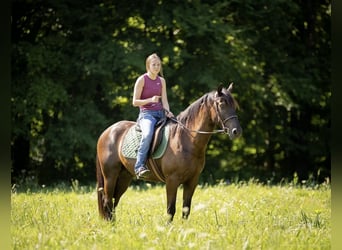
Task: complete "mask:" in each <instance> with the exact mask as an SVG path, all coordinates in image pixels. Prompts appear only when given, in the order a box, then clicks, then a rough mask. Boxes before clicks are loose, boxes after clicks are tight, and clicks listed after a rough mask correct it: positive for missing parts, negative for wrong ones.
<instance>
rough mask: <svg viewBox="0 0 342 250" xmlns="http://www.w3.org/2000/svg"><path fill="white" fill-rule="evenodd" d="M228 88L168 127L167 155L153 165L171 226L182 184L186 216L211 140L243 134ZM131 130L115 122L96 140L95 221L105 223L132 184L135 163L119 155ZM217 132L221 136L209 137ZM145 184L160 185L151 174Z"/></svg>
mask: <svg viewBox="0 0 342 250" xmlns="http://www.w3.org/2000/svg"><path fill="white" fill-rule="evenodd" d="M232 87H233V85H232V83H231V84H230V85H229V87H228V89H226V88H223V87H222V86H220V87H218V89H217V91H212V92H210V93H207V94H205V95H203V96H202V97H201V98H199V99H198V100H197V101H195V102H194V103H192V104H191V105H190V106H189V107H188V108H187V109H186V110H185V111H183V112H181V113H180V114H179V115H178V116H177V122H176V123H172V124H171V125H170V133H169V134H170V138H169V142H168V146H167V148H166V151H165V153H164V155H163V157H161V158H160V159H156V163H157V165H158V166H159V168H160V171H161V173H162V174H163V176H164V177H165V184H166V195H167V213H168V215H169V219H170V221H172V220H173V216H174V214H175V212H176V196H177V190H178V187H179V186H180V185H181V184H183V218H185V219H186V218H188V216H189V214H190V207H191V199H192V196H193V193H194V191H195V188H196V186H197V183H198V178H199V176H200V173H201V172H202V170H203V168H204V163H205V152H206V147H207V144H208V142H209V139H210V137H211V135H212V134H213V133H215V132H224V133H226V134H228V135H229V137H230V138H231V139H234V138H237V137H239V136H240V134H241V132H242V129H241V127H240V124H239V121H238V118H237V115H236V109H237V107H238V104H237V102H236V101H235V100H234V98H233V96H232V95H231V91H232ZM134 125H135V122H132V121H119V122H117V123H115V124H113V125H112V126H110V127H108V128H107V129H106V130H105V131H104V132H103V133H102V134H101V136H100V137H99V139H98V143H97V157H96V168H97V170H96V172H97V190H98V208H99V213H100V215H101V216H102V217H103V218H105V219H108V220H110V219H112V216H113V212H114V211H115V207H116V206H117V205H118V203H119V201H120V198H121V196H122V195H123V194H124V192H125V191H126V190H127V188H128V186H129V185H130V183H131V181H132V179H133V178H135V174H134V164H135V160H134V159H127V158H125V157H123V155H122V153H121V145H122V141H123V138H124V135H125V134H126V133H127V131H128V130H129V128H130V127H132V126H134ZM216 126H219V127H221V128H222V130H216V131H214V129H215V127H216ZM147 180H148V181H159V178H157V177H156V176H155V175H154V174H152V175H151V176H149V177H148V179H147ZM113 199H114V204H113ZM113 210H114V211H113Z"/></svg>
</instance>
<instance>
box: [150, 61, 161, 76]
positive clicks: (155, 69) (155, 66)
mask: <svg viewBox="0 0 342 250" xmlns="http://www.w3.org/2000/svg"><path fill="white" fill-rule="evenodd" d="M160 67H161V64H160V61H159V60H158V59H157V58H153V59H152V60H151V61H150V63H149V65H148V69H149V71H150V72H151V73H153V74H158V73H159V71H160Z"/></svg>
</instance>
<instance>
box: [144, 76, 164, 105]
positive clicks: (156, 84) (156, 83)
mask: <svg viewBox="0 0 342 250" xmlns="http://www.w3.org/2000/svg"><path fill="white" fill-rule="evenodd" d="M162 86H163V85H162V82H161V79H160V77H159V76H157V78H156V79H155V80H152V79H151V78H149V77H148V75H147V73H146V74H145V75H144V87H143V90H142V92H141V97H140V98H141V99H147V98H151V97H152V96H155V95H157V96H161V95H162ZM162 109H163V105H162V103H161V99H160V101H159V102H158V103H148V104H146V105H143V106H140V110H141V111H145V110H162Z"/></svg>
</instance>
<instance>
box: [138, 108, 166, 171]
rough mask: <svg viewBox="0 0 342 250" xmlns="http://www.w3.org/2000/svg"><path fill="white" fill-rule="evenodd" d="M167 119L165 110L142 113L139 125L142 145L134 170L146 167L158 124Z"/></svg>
mask: <svg viewBox="0 0 342 250" xmlns="http://www.w3.org/2000/svg"><path fill="white" fill-rule="evenodd" d="M164 117H165V112H164V110H157V111H155V110H145V111H140V113H139V117H138V121H137V122H138V123H139V125H140V129H141V131H142V134H141V140H140V145H139V148H138V154H137V161H136V163H135V167H134V170H135V171H137V170H138V168H139V167H141V166H144V165H145V163H146V160H147V156H148V155H147V154H148V151H149V149H150V145H151V141H152V139H153V134H154V130H155V125H156V123H157V122H158V121H159V120H161V119H162V118H164Z"/></svg>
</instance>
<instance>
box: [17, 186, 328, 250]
mask: <svg viewBox="0 0 342 250" xmlns="http://www.w3.org/2000/svg"><path fill="white" fill-rule="evenodd" d="M180 191H181V190H180ZM181 201H182V199H181V197H180V196H179V199H178V200H177V212H176V216H175V219H174V221H173V222H172V223H171V224H170V225H168V224H167V217H166V208H165V190H164V188H163V187H160V186H156V187H153V188H151V187H148V188H147V189H143V190H139V189H134V188H129V189H128V191H127V193H126V194H125V195H124V197H123V199H122V200H121V202H120V203H119V205H118V208H117V210H116V221H115V222H113V223H110V222H107V221H104V220H102V219H101V218H99V216H98V213H97V202H96V192H95V191H94V190H93V188H91V187H82V186H79V184H78V183H76V182H74V183H73V185H72V187H71V188H70V187H64V188H63V187H56V188H54V189H50V188H47V187H44V188H40V189H38V190H36V192H32V191H27V192H18V193H12V199H11V203H12V204H11V205H12V206H11V207H12V209H11V239H12V244H13V248H14V249H23V248H25V249H35V248H38V249H55V248H63V249H64V248H67V249H89V248H91V249H108V248H115V249H150V248H152V249H203V248H205V249H273V248H274V247H275V246H276V248H277V249H330V248H331V202H330V201H331V190H330V187H329V185H326V184H325V185H320V186H318V187H317V188H316V189H311V188H310V189H308V188H294V187H293V186H283V187H280V186H263V185H260V184H257V183H256V182H253V181H251V182H249V183H244V182H240V183H237V184H233V185H230V186H226V185H218V186H215V187H198V189H197V190H196V192H195V195H194V198H193V205H192V210H191V214H190V217H189V219H188V220H186V221H185V220H183V219H181ZM80 204H81V206H80ZM152 204H153V205H152Z"/></svg>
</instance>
